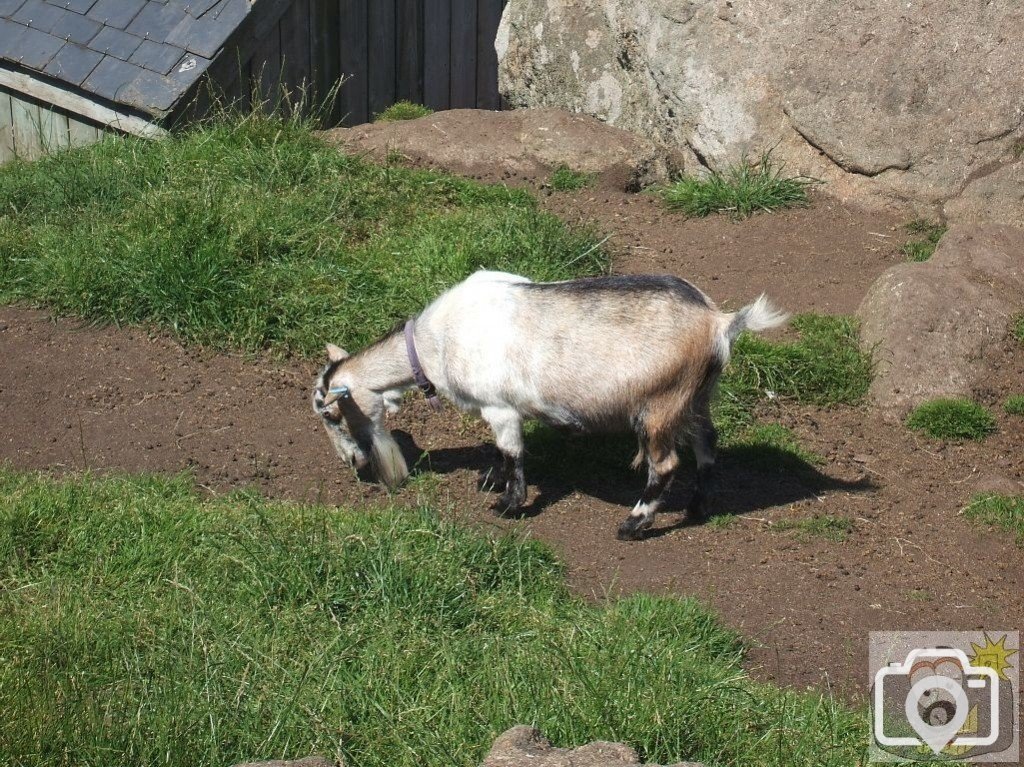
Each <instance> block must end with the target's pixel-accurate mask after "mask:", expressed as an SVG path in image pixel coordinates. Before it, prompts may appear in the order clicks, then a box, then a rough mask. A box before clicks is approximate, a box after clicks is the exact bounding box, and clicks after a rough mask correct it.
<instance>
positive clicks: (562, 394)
mask: <svg viewBox="0 0 1024 767" xmlns="http://www.w3.org/2000/svg"><path fill="white" fill-rule="evenodd" d="M786 319H787V317H786V315H784V314H782V313H780V312H778V311H776V310H775V309H774V308H772V306H771V304H769V302H768V300H767V299H766V298H765V297H764V296H763V295H762V296H761V297H760V298H758V299H757V300H756V301H755V302H754V303H752V304H750V305H748V306H745V307H744V308H742V309H740V310H739V311H738V312H735V313H731V314H729V313H724V312H721V311H719V310H718V309H717V308H716V307H715V305H714V304H713V303H712V302H711V300H710V299H709V298H708V297H707V296H706V295H704V293H702V292H701V291H700V290H698V289H697V288H696V287H694V286H693V285H692V284H690V283H689V282H686V281H685V280H682V279H679V278H677V277H670V276H609V277H594V278H588V279H579V280H570V281H566V282H549V283H535V282H532V281H530V280H528V279H526V278H525V277H519V276H517V275H514V274H505V273H502V272H489V271H480V272H477V273H475V274H473V275H472V276H471V277H469V278H468V279H466V280H465V281H463V282H461V283H459V284H458V285H455V286H454V287H452V288H451V289H450V290H448V291H447V292H445V293H443V294H442V295H441V296H440V297H439V298H437V299H436V300H435V301H434V302H433V303H431V304H430V305H429V306H427V308H426V309H424V310H423V312H422V313H421V314H420V315H419V316H418V317H417V318H415V319H414V320H410V321H409V322H408V323H406V324H405V329H404V332H403V330H402V329H401V326H399V327H398V328H396V329H395V330H394V331H392V333H390V334H389V335H387V336H385V337H384V338H382V339H380V340H379V341H377V342H376V343H375V344H373V345H372V346H369V347H367V348H366V349H363V350H362V351H361V352H359V353H357V354H354V355H350V354H348V352H346V351H345V350H344V349H342V348H340V347H338V346H335V345H333V344H328V345H327V356H328V362H327V365H326V366H325V367H324V368H323V370H322V372H321V373H320V376H319V377H318V378H317V380H316V383H315V385H314V390H313V409H314V411H315V412H316V413H317V414H318V415H319V416H320V417H321V418H322V419H323V424H324V426H325V427H326V429H327V433H328V435H329V436H330V439H331V441H332V442H333V443H334V447H335V449H336V451H337V453H338V455H339V456H341V457H342V458H343V459H344V460H345V461H347V462H348V463H349V464H350V465H353V466H355V467H356V468H357V469H361V468H363V467H365V466H366V465H367V464H372V467H373V469H374V470H375V471H376V473H377V476H378V477H379V478H380V479H381V480H383V481H384V482H385V483H386V484H387V485H388V486H390V487H395V486H397V485H398V484H400V483H401V482H402V481H403V480H404V479H405V478H406V476H407V475H408V469H407V467H406V463H405V460H404V459H403V457H402V453H401V450H399V448H398V445H397V444H396V443H395V441H394V439H393V438H392V437H391V435H390V433H389V432H388V431H387V430H386V429H385V427H384V415H385V412H396V411H397V410H398V406H399V404H400V402H401V398H402V395H403V393H404V392H405V391H406V390H409V389H412V388H413V387H414V386H418V387H419V388H421V389H422V390H423V391H424V392H425V393H427V394H428V396H430V398H431V401H432V403H433V402H434V398H435V397H436V393H437V392H439V393H440V394H442V395H444V397H445V398H446V399H448V400H449V401H451V402H452V403H454V404H455V406H456V407H458V408H459V409H460V410H463V411H466V412H469V413H472V414H475V415H478V416H480V417H482V418H483V420H485V421H486V422H487V423H488V424H489V425H490V427H491V428H492V429H493V430H494V437H495V442H496V444H497V447H498V450H499V452H500V455H501V458H502V466H501V468H500V469H499V475H498V476H499V480H498V483H497V485H496V486H498V487H501V486H503V488H504V492H503V493H502V494H501V496H500V498H499V500H498V501H497V503H496V504H495V508H496V510H497V511H499V512H501V513H504V512H514V511H515V510H517V509H519V508H520V507H521V506H522V505H523V503H524V501H525V500H526V481H525V478H524V475H523V429H522V427H523V422H524V420H530V419H536V420H540V421H543V422H546V423H548V424H551V425H553V426H556V427H569V428H571V429H574V430H578V431H582V432H616V431H633V432H634V433H635V434H636V435H637V438H638V441H639V450H638V452H637V455H636V458H635V459H634V462H633V463H634V466H635V467H636V468H638V469H639V468H640V467H642V466H643V465H644V464H646V467H647V485H646V487H645V488H644V490H643V493H642V495H641V496H640V500H639V501H638V502H637V504H636V505H635V507H634V508H633V510H632V511H631V512H630V513H629V515H628V516H627V517H626V519H625V521H623V522H622V524H621V525H620V526H619V530H618V536H619V538H621V539H623V540H635V539H639V538H641V537H643V531H644V530H646V529H647V528H648V527H650V526H651V524H652V523H653V521H654V514H655V512H656V511H657V509H658V507H659V505H660V504H661V502H662V499H663V497H664V495H665V492H666V490H667V488H668V486H669V484H670V482H671V480H672V477H673V475H674V474H675V471H676V469H677V467H678V465H679V456H678V454H677V451H676V442H677V440H679V439H682V438H684V437H685V438H688V439H689V442H690V445H691V446H692V447H693V451H694V453H695V455H696V458H697V477H696V489H695V492H694V495H693V499H692V500H691V502H690V504H689V506H688V507H687V512H688V514H690V515H691V516H694V517H696V518H704V517H706V516H707V515H708V512H709V511H710V508H711V502H712V471H713V467H714V462H715V447H716V442H717V434H716V431H715V427H714V424H713V423H712V421H711V399H712V396H713V394H714V390H715V386H716V384H717V382H718V378H719V376H720V375H721V373H722V370H723V369H724V367H725V365H726V364H727V363H728V361H729V355H730V351H731V349H732V344H733V342H734V341H735V340H736V337H737V336H738V335H739V334H740V333H741V332H742V331H744V330H751V331H760V330H765V329H768V328H772V327H776V326H778V325H781V324H783V323H784V322H785V321H786ZM428 376H429V377H428ZM435 387H436V391H435Z"/></svg>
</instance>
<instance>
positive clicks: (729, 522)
mask: <svg viewBox="0 0 1024 767" xmlns="http://www.w3.org/2000/svg"><path fill="white" fill-rule="evenodd" d="M739 522H740V518H739V515H738V514H715V515H714V516H712V517H711V518H710V519H709V520H708V521H707V523H706V524H705V526H706V527H710V528H711V529H712V530H728V529H729V528H731V527H735V526H736V525H737V524H739Z"/></svg>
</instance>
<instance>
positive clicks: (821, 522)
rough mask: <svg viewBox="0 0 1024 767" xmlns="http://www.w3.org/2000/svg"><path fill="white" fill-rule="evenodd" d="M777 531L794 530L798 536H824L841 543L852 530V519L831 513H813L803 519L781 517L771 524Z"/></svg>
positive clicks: (804, 537)
mask: <svg viewBox="0 0 1024 767" xmlns="http://www.w3.org/2000/svg"><path fill="white" fill-rule="evenodd" d="M771 527H772V530H775V531H778V532H788V531H795V532H796V534H797V537H798V538H802V539H804V540H806V539H808V538H812V537H813V538H824V539H825V540H829V541H835V542H836V543H841V542H843V541H845V540H846V539H847V538H848V537H849V535H850V533H851V532H853V520H851V519H847V518H846V517H837V516H835V515H833V514H815V515H814V516H812V517H805V518H804V519H783V520H780V521H778V522H775V523H773V524H772V526H771Z"/></svg>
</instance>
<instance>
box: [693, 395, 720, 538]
mask: <svg viewBox="0 0 1024 767" xmlns="http://www.w3.org/2000/svg"><path fill="white" fill-rule="evenodd" d="M690 445H691V446H692V447H693V454H694V455H695V456H696V457H697V482H696V486H695V487H694V490H693V497H692V498H691V499H690V503H689V504H688V505H687V507H686V513H687V515H688V516H689V517H691V518H693V519H694V520H703V519H707V518H708V516H709V515H710V514H711V511H712V501H713V500H714V491H715V488H714V481H715V455H716V452H717V446H718V432H717V430H716V429H715V425H714V424H713V423H712V422H711V412H710V410H709V409H707V408H701V412H698V413H697V414H695V415H694V417H693V419H692V421H691V424H690Z"/></svg>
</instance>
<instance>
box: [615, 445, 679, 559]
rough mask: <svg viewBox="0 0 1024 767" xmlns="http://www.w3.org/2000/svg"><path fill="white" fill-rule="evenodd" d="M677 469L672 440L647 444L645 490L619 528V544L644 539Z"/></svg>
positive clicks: (677, 457)
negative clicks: (645, 531) (645, 532)
mask: <svg viewBox="0 0 1024 767" xmlns="http://www.w3.org/2000/svg"><path fill="white" fill-rule="evenodd" d="M678 467H679V454H678V453H676V449H675V443H674V440H672V439H671V438H669V439H668V440H659V441H658V444H656V445H655V444H648V446H647V487H645V488H644V492H643V494H642V495H641V496H640V500H639V501H637V504H636V506H634V507H633V510H632V511H631V512H630V513H629V516H628V517H626V519H625V520H624V521H623V522H622V524H621V525H619V540H620V541H638V540H640V539H642V538H643V537H644V535H643V534H644V530H646V529H647V528H648V527H650V526H651V525H653V524H654V515H655V513H656V512H657V511H658V507H660V506H661V502H662V499H663V498H664V496H665V491H666V490H668V488H669V485H670V484H671V483H672V477H673V476H674V475H675V472H676V469H677V468H678Z"/></svg>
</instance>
